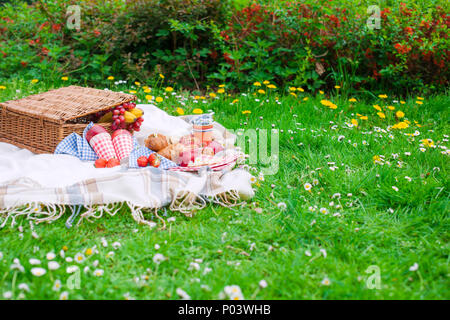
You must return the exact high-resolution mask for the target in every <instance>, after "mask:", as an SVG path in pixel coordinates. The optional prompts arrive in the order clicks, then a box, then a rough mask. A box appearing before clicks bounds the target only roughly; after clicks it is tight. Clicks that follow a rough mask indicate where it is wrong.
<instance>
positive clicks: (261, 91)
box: [258, 89, 266, 94]
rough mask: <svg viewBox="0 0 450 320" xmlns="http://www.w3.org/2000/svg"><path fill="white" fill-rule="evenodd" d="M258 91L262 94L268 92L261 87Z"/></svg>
mask: <svg viewBox="0 0 450 320" xmlns="http://www.w3.org/2000/svg"><path fill="white" fill-rule="evenodd" d="M258 93H260V94H264V93H266V92H265V91H264V90H263V89H259V90H258Z"/></svg>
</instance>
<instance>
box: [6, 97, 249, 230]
mask: <svg viewBox="0 0 450 320" xmlns="http://www.w3.org/2000/svg"><path fill="white" fill-rule="evenodd" d="M140 107H141V108H142V109H144V110H145V115H146V117H147V118H148V119H152V110H153V108H156V107H154V106H149V107H147V108H146V106H145V105H144V106H142V105H141V106H140ZM157 112H159V113H161V110H159V109H158V110H157ZM164 116H165V115H164ZM165 117H166V118H165V130H167V127H169V128H170V126H171V123H170V121H172V118H173V121H174V123H173V124H172V126H173V127H177V126H176V125H175V123H176V122H177V121H179V118H178V117H170V116H168V115H167V116H165ZM155 118H156V116H155ZM144 123H145V122H144ZM150 125H154V124H152V123H150ZM215 126H216V131H217V132H218V133H217V132H216V134H223V135H224V137H225V138H227V139H228V138H229V137H230V135H229V133H228V132H227V131H226V129H225V128H223V127H222V126H221V125H220V124H215ZM178 127H179V126H178ZM80 139H82V138H81V137H80V136H75V135H73V136H72V138H71V139H69V140H68V143H69V144H72V146H73V145H75V146H76V147H75V148H73V149H72V150H75V151H74V154H71V155H69V154H54V155H51V154H46V155H34V154H32V153H31V152H29V151H28V150H23V149H19V148H17V147H15V146H12V145H10V144H6V143H0V172H1V173H2V174H0V226H4V225H6V224H7V223H12V224H14V223H15V219H16V218H17V217H18V216H23V215H26V216H27V217H28V218H29V219H32V220H34V221H36V222H44V221H45V222H49V221H53V220H56V219H59V218H61V217H62V216H63V215H64V214H65V213H67V212H69V213H72V216H74V215H75V214H79V216H80V217H81V219H80V220H79V222H81V221H83V220H85V219H87V220H92V219H96V218H100V217H102V215H103V214H105V213H106V214H110V215H114V214H115V213H116V212H118V211H119V209H120V208H121V207H123V206H127V207H128V208H129V212H130V213H131V215H132V217H133V218H134V219H135V220H136V221H137V222H138V223H143V224H146V225H148V226H150V227H153V226H155V225H156V224H155V222H154V221H151V220H154V218H155V217H156V218H160V216H159V215H158V209H159V208H162V207H166V206H167V207H168V208H169V209H170V210H172V211H179V212H181V213H183V214H185V215H187V216H192V215H193V213H195V212H196V211H198V210H200V209H202V208H204V207H205V206H206V205H207V204H208V203H210V202H211V203H217V204H220V205H223V206H236V205H239V204H241V203H242V201H244V200H248V199H250V198H252V197H253V195H254V191H253V188H252V182H253V181H254V180H255V179H254V178H253V177H252V175H251V174H250V173H248V172H247V171H245V170H243V169H235V170H231V168H230V167H227V168H226V169H225V170H223V171H212V170H210V169H209V168H204V169H202V170H200V171H199V172H179V171H171V170H160V169H157V168H153V167H147V168H139V169H133V168H135V165H134V161H135V160H136V159H137V157H138V156H139V155H140V154H141V153H142V154H145V155H147V154H149V152H151V151H150V150H148V149H146V148H142V147H141V148H136V149H135V150H134V151H133V154H132V156H130V168H125V167H116V168H112V169H95V168H94V167H93V165H92V162H86V161H81V160H80V159H78V157H80V158H82V159H89V160H95V159H96V156H94V155H92V154H89V152H90V151H89V150H92V149H91V148H85V145H84V142H83V141H81V140H80ZM231 142H232V141H231ZM66 150H67V148H66ZM167 161H169V160H167ZM165 165H167V168H170V167H171V164H170V163H166V164H165ZM161 220H162V222H163V224H164V221H163V219H161ZM70 224H71V222H70V223H69V225H70Z"/></svg>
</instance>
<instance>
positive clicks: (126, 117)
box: [97, 102, 144, 131]
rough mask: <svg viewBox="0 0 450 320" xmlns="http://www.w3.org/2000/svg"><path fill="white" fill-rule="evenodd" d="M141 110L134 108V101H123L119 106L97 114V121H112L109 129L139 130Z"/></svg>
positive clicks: (141, 119)
mask: <svg viewBox="0 0 450 320" xmlns="http://www.w3.org/2000/svg"><path fill="white" fill-rule="evenodd" d="M142 115H143V111H142V110H141V109H139V108H136V103H134V102H125V103H123V104H122V105H120V106H117V107H114V108H112V109H109V110H106V111H103V112H102V113H99V114H97V117H98V118H97V119H98V122H103V123H105V122H112V125H111V129H112V130H113V131H115V130H118V129H126V130H128V131H140V130H141V125H142V122H143V121H144V118H142Z"/></svg>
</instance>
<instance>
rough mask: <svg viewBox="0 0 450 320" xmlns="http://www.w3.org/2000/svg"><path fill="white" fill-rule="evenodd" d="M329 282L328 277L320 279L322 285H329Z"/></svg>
mask: <svg viewBox="0 0 450 320" xmlns="http://www.w3.org/2000/svg"><path fill="white" fill-rule="evenodd" d="M330 284H331V281H330V279H328V278H327V277H325V278H323V280H322V285H323V286H329V285H330Z"/></svg>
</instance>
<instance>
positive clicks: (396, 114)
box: [395, 110, 405, 119]
mask: <svg viewBox="0 0 450 320" xmlns="http://www.w3.org/2000/svg"><path fill="white" fill-rule="evenodd" d="M395 116H396V117H397V118H399V119H400V118H403V117H404V116H405V113H404V112H403V111H400V110H398V111H397V112H396V113H395Z"/></svg>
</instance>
